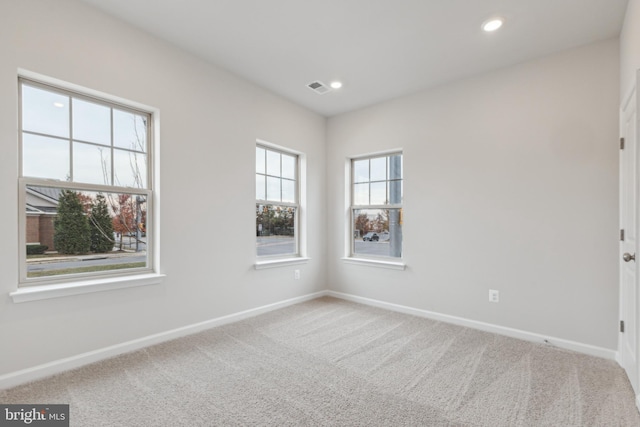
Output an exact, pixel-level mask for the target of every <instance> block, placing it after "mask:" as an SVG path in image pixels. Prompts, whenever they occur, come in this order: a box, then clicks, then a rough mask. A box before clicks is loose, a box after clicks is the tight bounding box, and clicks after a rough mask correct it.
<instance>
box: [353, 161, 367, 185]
mask: <svg viewBox="0 0 640 427" xmlns="http://www.w3.org/2000/svg"><path fill="white" fill-rule="evenodd" d="M353 181H354V182H367V181H369V159H367V160H356V161H354V162H353Z"/></svg>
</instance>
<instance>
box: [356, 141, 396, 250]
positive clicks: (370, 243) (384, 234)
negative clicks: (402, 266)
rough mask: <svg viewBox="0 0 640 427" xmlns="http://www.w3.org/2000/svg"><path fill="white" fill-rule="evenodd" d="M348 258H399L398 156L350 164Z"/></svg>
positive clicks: (372, 158) (370, 158)
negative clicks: (349, 248) (349, 236)
mask: <svg viewBox="0 0 640 427" xmlns="http://www.w3.org/2000/svg"><path fill="white" fill-rule="evenodd" d="M351 231H352V237H351V238H350V240H351V254H352V256H357V257H367V258H369V257H371V258H378V257H383V258H401V257H402V153H393V154H388V155H383V156H373V157H366V158H358V159H353V160H352V161H351Z"/></svg>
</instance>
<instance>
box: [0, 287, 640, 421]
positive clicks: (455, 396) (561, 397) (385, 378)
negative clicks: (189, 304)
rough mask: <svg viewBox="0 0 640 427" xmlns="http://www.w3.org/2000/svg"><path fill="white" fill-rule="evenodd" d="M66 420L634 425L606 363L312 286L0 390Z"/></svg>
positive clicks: (629, 401) (626, 387) (631, 407)
mask: <svg viewBox="0 0 640 427" xmlns="http://www.w3.org/2000/svg"><path fill="white" fill-rule="evenodd" d="M0 402H2V403H49V404H51V403H68V404H70V405H71V406H70V414H71V417H70V418H71V425H72V426H87V427H93V426H266V425H269V426H289V425H291V426H487V427H489V426H490V427H498V426H510V427H511V426H562V427H568V426H598V427H601V426H623V427H631V426H640V416H639V414H638V411H637V409H636V407H635V404H634V395H633V392H632V390H631V386H630V384H629V382H628V380H627V379H626V377H625V375H624V372H623V371H622V369H621V368H620V367H619V366H618V365H617V364H616V363H614V362H612V361H609V360H604V359H599V358H595V357H590V356H585V355H581V354H577V353H573V352H569V351H564V350H559V349H556V348H553V347H550V346H546V345H543V344H534V343H530V342H525V341H520V340H516V339H512V338H507V337H503V336H500V335H495V334H490V333H485V332H480V331H476V330H473V329H468V328H463V327H458V326H453V325H450V324H446V323H442V322H436V321H432V320H428V319H423V318H419V317H414V316H409V315H405V314H399V313H395V312H390V311H386V310H382V309H377V308H372V307H368V306H363V305H359V304H354V303H351V302H346V301H342V300H337V299H333V298H321V299H317V300H313V301H309V302H306V303H302V304H297V305H295V306H291V307H287V308H284V309H281V310H277V311H274V312H270V313H267V314H264V315H261V316H258V317H254V318H251V319H248V320H244V321H241V322H238V323H234V324H230V325H226V326H222V327H218V328H214V329H211V330H208V331H205V332H202V333H199V334H196V335H191V336H188V337H185V338H181V339H178V340H174V341H171V342H167V343H163V344H160V345H156V346H153V347H149V348H146V349H143V350H140V351H136V352H133V353H129V354H126V355H123V356H119V357H116V358H112V359H109V360H106V361H103V362H99V363H95V364H92V365H89V366H86V367H83V368H80V369H76V370H73V371H69V372H66V373H63V374H60V375H57V376H54V377H51V378H48V379H45V380H42V381H38V382H34V383H31V384H27V385H24V386H20V387H16V388H13V389H10V390H6V391H3V392H0Z"/></svg>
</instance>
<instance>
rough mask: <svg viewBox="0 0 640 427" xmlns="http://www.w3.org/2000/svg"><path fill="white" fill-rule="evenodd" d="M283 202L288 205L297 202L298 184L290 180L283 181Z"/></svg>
mask: <svg viewBox="0 0 640 427" xmlns="http://www.w3.org/2000/svg"><path fill="white" fill-rule="evenodd" d="M282 201H283V202H288V203H295V202H296V182H295V181H291V180H288V179H283V180H282Z"/></svg>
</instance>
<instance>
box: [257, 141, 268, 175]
mask: <svg viewBox="0 0 640 427" xmlns="http://www.w3.org/2000/svg"><path fill="white" fill-rule="evenodd" d="M265 155H266V153H265V150H264V148H260V147H256V173H266V169H265V165H264V161H265V160H264V159H265Z"/></svg>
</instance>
